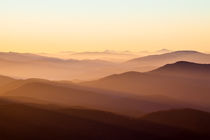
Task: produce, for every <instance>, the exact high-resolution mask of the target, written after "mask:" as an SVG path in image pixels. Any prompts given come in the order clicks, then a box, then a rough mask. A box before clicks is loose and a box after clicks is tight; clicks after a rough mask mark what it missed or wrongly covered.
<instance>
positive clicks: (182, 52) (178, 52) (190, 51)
mask: <svg viewBox="0 0 210 140" xmlns="http://www.w3.org/2000/svg"><path fill="white" fill-rule="evenodd" d="M168 54H203V53H201V52H198V51H193V50H183V51H175V52H171V53H168Z"/></svg>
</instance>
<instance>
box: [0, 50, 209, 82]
mask: <svg viewBox="0 0 210 140" xmlns="http://www.w3.org/2000/svg"><path fill="white" fill-rule="evenodd" d="M160 51H161V50H160ZM161 52H167V51H166V50H162V51H161ZM107 53H108V55H109V54H110V52H106V54H107ZM157 53H158V52H157ZM88 54H92V53H88ZM90 58H91V57H90ZM102 58H103V57H102ZM177 61H189V62H195V63H210V55H209V54H204V53H201V52H196V51H176V52H170V53H164V54H162V53H161V54H160V53H158V55H150V56H145V57H140V58H136V59H132V60H128V61H126V62H111V61H106V60H100V59H94V60H89V59H84V60H76V59H71V58H68V59H61V58H55V57H47V56H40V55H36V54H30V53H15V52H9V53H0V67H1V69H0V73H1V74H2V75H9V76H12V77H16V78H31V77H33V78H41V79H50V80H74V81H81V80H82V81H84V80H94V79H98V78H100V77H104V76H108V75H111V74H115V73H124V72H127V71H138V72H146V71H151V70H154V69H156V68H158V67H161V66H163V65H165V64H169V63H175V62H177Z"/></svg>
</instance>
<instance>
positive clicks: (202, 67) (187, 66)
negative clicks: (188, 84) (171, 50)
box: [152, 61, 210, 79]
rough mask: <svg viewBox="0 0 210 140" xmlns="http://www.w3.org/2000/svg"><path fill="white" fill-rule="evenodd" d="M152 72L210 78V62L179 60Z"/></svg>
mask: <svg viewBox="0 0 210 140" xmlns="http://www.w3.org/2000/svg"><path fill="white" fill-rule="evenodd" d="M152 72H153V73H159V74H163V75H173V76H182V77H191V78H193V77H194V78H205V79H210V64H198V63H192V62H186V61H179V62H176V63H174V64H167V65H165V66H163V67H160V68H158V69H156V70H153V71H152Z"/></svg>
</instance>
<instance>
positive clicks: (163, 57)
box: [127, 51, 210, 66]
mask: <svg viewBox="0 0 210 140" xmlns="http://www.w3.org/2000/svg"><path fill="white" fill-rule="evenodd" d="M177 61H190V62H196V63H210V55H209V54H204V53H201V52H197V51H176V52H170V53H165V54H160V55H150V56H145V57H140V58H136V59H132V60H129V61H128V62H127V63H131V64H132V63H135V64H138V65H150V66H160V65H165V64H169V63H175V62H177Z"/></svg>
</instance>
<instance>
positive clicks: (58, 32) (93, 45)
mask: <svg viewBox="0 0 210 140" xmlns="http://www.w3.org/2000/svg"><path fill="white" fill-rule="evenodd" d="M90 1H91V2H92V3H91V4H92V5H91V4H90V3H85V1H83V3H76V2H73V1H66V0H61V1H58V0H53V1H51V2H50V1H49V0H45V1H44V3H43V2H42V1H41V0H38V1H37V2H32V1H30V0H29V1H26V0H20V1H19V3H15V1H14V0H8V2H3V3H2V2H0V3H2V6H4V7H1V6H0V8H3V10H2V11H3V12H1V14H0V16H1V19H0V30H1V32H0V51H17V52H48V53H54V52H60V51H103V50H107V49H109V50H119V51H124V50H130V51H142V50H149V51H153V50H158V49H162V48H166V49H170V50H199V51H210V39H209V38H210V37H209V36H210V10H209V9H210V2H209V1H207V0H201V2H196V1H194V0H192V1H189V0H185V2H183V1H180V0H177V3H171V2H167V1H165V0H156V1H154V0H148V1H146V0H142V1H141V3H140V2H139V1H136V0H131V1H130V2H129V1H128V0H123V1H122V2H120V1H118V0H114V1H109V0H108V1H106V2H105V1H100V2H99V1H95V0H90ZM180 4H181V5H180ZM69 9H70V10H69ZM208 12H209V13H208Z"/></svg>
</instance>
